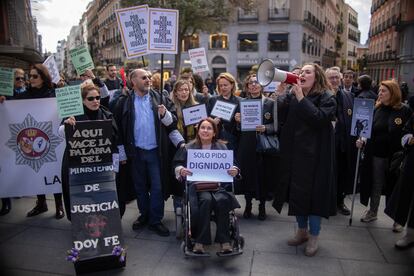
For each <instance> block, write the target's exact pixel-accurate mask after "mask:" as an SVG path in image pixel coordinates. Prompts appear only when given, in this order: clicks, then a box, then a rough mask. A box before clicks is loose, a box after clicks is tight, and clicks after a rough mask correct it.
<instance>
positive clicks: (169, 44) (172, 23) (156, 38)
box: [149, 8, 178, 54]
mask: <svg viewBox="0 0 414 276" xmlns="http://www.w3.org/2000/svg"><path fill="white" fill-rule="evenodd" d="M149 23H150V33H149V51H150V52H151V53H160V54H164V53H165V54H177V52H178V47H177V43H178V41H177V40H178V10H170V9H158V8H150V9H149Z"/></svg>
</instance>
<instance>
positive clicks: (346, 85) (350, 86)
mask: <svg viewBox="0 0 414 276" xmlns="http://www.w3.org/2000/svg"><path fill="white" fill-rule="evenodd" d="M343 76H344V77H343V80H342V81H343V85H342V87H341V88H342V90H344V91H345V92H348V93H351V94H352V95H354V96H357V94H358V89H357V88H356V87H355V86H354V80H355V72H354V71H352V70H345V71H344V73H343Z"/></svg>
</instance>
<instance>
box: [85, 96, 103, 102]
mask: <svg viewBox="0 0 414 276" xmlns="http://www.w3.org/2000/svg"><path fill="white" fill-rule="evenodd" d="M86 99H87V100H88V101H89V102H92V101H93V100H97V101H99V100H100V99H101V96H96V97H86Z"/></svg>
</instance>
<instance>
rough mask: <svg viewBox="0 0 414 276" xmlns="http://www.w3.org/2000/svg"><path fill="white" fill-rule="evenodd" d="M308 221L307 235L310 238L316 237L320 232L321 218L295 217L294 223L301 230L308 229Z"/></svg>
mask: <svg viewBox="0 0 414 276" xmlns="http://www.w3.org/2000/svg"><path fill="white" fill-rule="evenodd" d="M308 219H309V233H310V234H311V235H312V236H318V235H319V232H320V231H321V217H320V216H313V215H310V216H296V221H297V222H298V226H299V228H301V229H308Z"/></svg>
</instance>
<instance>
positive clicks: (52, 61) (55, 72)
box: [43, 55, 60, 83]
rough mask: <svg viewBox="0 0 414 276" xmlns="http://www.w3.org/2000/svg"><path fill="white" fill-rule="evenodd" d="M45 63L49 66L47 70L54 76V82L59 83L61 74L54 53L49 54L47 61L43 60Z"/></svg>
mask: <svg viewBox="0 0 414 276" xmlns="http://www.w3.org/2000/svg"><path fill="white" fill-rule="evenodd" d="M43 65H44V66H46V67H47V70H48V71H49V74H50V76H51V77H52V82H53V83H58V82H59V80H60V75H59V69H58V67H57V64H56V60H55V56H54V55H51V56H49V57H48V58H47V59H46V60H45V62H43Z"/></svg>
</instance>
